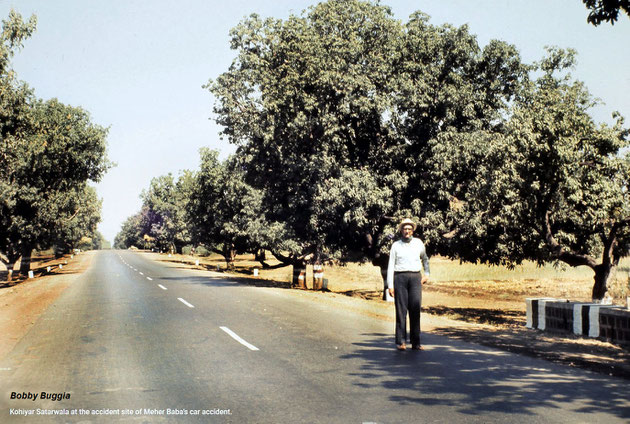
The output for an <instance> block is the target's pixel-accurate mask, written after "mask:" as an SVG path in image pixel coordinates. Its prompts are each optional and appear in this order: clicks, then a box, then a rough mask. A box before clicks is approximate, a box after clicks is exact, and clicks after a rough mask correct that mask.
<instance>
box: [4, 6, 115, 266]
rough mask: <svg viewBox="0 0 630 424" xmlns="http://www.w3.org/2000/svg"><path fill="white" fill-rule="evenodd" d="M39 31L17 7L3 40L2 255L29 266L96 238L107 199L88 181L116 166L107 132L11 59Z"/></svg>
mask: <svg viewBox="0 0 630 424" xmlns="http://www.w3.org/2000/svg"><path fill="white" fill-rule="evenodd" d="M34 29H35V18H31V20H29V21H28V22H24V21H23V20H22V17H21V16H20V15H19V14H17V13H15V12H13V11H12V12H11V14H10V15H9V19H8V20H7V21H4V22H3V32H2V40H1V41H2V42H1V43H0V49H1V52H0V66H1V67H2V68H1V69H0V115H1V118H2V119H1V120H0V195H1V196H0V258H1V259H2V261H3V262H5V263H6V264H7V266H8V267H9V269H12V268H13V264H14V263H15V261H16V260H17V259H18V258H19V257H20V256H21V257H22V261H21V270H22V272H26V271H28V269H29V267H30V255H31V251H32V249H33V248H35V247H40V248H48V247H51V246H52V245H53V244H56V245H57V247H61V246H65V247H66V248H69V247H70V246H71V245H72V244H76V243H77V242H78V241H79V240H80V239H81V236H91V235H93V233H94V231H96V228H95V227H96V223H97V222H98V220H100V202H99V201H98V200H97V198H96V194H95V191H94V189H92V188H90V187H88V185H87V184H88V182H89V181H93V182H97V181H99V179H100V178H101V177H102V176H103V175H104V173H105V172H106V171H107V169H108V168H109V167H110V166H111V164H110V163H109V161H108V160H107V157H106V137H107V130H106V129H105V128H102V127H100V126H99V125H96V124H94V123H92V122H91V118H90V116H89V114H88V113H87V112H86V111H84V110H83V109H82V108H80V107H73V106H68V105H65V104H63V103H61V102H59V101H58V100H57V99H51V100H48V101H43V100H40V99H37V98H36V97H35V95H34V93H33V91H32V90H31V89H30V88H29V87H28V86H27V85H26V83H23V82H21V81H18V80H17V78H16V76H15V74H14V72H13V71H12V70H11V69H10V58H11V56H12V55H13V54H14V52H15V49H16V48H17V47H19V46H20V45H21V43H22V42H23V40H24V39H25V38H26V37H28V36H30V34H31V33H32V32H33V31H34Z"/></svg>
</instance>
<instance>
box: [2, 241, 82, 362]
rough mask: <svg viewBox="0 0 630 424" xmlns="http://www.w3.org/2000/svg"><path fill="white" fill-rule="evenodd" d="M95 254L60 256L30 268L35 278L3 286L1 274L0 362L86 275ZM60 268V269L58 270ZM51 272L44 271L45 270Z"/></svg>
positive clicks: (4, 283) (3, 275)
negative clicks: (57, 301)
mask: <svg viewBox="0 0 630 424" xmlns="http://www.w3.org/2000/svg"><path fill="white" fill-rule="evenodd" d="M93 256H94V252H84V253H81V254H79V255H75V256H73V257H70V256H69V255H68V256H66V257H62V258H59V259H53V260H49V261H45V262H40V263H36V264H34V265H33V267H32V268H33V269H34V274H35V278H32V279H27V280H18V279H17V278H14V281H12V282H11V284H7V283H6V271H3V272H2V273H0V281H1V283H0V359H2V358H4V357H5V356H6V355H7V354H8V353H9V352H11V351H12V350H13V348H14V347H15V345H16V344H17V343H18V342H19V341H20V340H21V339H22V338H23V337H24V336H25V335H26V333H28V331H29V330H30V329H31V327H33V325H34V324H35V322H36V321H37V320H38V319H39V317H40V316H41V315H42V314H43V313H44V312H45V311H46V309H48V307H50V305H52V304H53V303H54V302H55V300H57V298H58V297H59V296H60V295H61V293H63V291H64V290H65V289H66V288H68V287H69V286H70V285H71V284H72V283H73V282H74V280H75V279H76V278H77V277H79V276H80V275H81V274H82V273H83V272H85V271H86V270H87V269H88V268H89V267H90V264H91V263H92V258H93ZM59 265H61V266H62V269H59ZM48 266H50V267H51V272H50V273H47V272H46V267H48Z"/></svg>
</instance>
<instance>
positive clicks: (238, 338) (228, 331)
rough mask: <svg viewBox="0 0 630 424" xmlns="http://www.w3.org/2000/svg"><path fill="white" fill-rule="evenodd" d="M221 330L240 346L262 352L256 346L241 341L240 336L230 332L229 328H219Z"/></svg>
mask: <svg viewBox="0 0 630 424" xmlns="http://www.w3.org/2000/svg"><path fill="white" fill-rule="evenodd" d="M219 328H220V329H221V330H223V331H225V332H226V333H228V334H229V335H230V336H231V337H232V338H233V339H234V340H236V341H237V342H239V343H240V344H242V345H243V346H246V347H247V348H248V349H249V350H260V349H258V348H257V347H256V346H254V345H253V344H251V343H247V342H246V341H245V340H243V339H241V338H240V337H239V336H238V334H236V333H235V332H234V331H232V330H230V329H229V328H227V327H219Z"/></svg>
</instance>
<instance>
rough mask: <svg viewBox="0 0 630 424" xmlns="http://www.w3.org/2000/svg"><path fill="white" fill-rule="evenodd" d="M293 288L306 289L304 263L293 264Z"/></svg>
mask: <svg viewBox="0 0 630 424" xmlns="http://www.w3.org/2000/svg"><path fill="white" fill-rule="evenodd" d="M291 285H292V286H293V287H297V288H300V289H306V262H296V263H294V264H293V281H292V284H291Z"/></svg>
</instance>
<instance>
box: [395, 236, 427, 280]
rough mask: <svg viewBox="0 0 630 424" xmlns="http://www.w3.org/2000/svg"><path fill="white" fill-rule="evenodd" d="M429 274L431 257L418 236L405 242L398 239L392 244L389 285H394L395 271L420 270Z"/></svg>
mask: <svg viewBox="0 0 630 424" xmlns="http://www.w3.org/2000/svg"><path fill="white" fill-rule="evenodd" d="M420 270H423V271H424V275H426V276H428V275H429V257H428V256H427V251H426V249H425V247H424V243H422V241H421V240H420V239H418V238H415V237H414V238H412V239H411V240H410V241H408V242H405V241H403V240H398V241H396V242H394V244H392V248H391V250H390V252H389V265H388V266H387V287H388V288H390V287H394V272H404V271H411V272H420Z"/></svg>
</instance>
